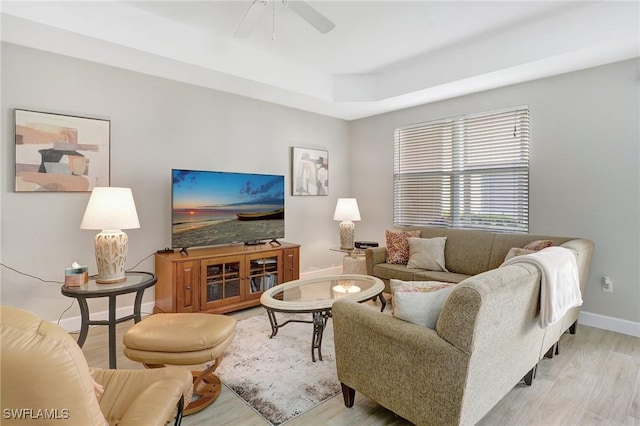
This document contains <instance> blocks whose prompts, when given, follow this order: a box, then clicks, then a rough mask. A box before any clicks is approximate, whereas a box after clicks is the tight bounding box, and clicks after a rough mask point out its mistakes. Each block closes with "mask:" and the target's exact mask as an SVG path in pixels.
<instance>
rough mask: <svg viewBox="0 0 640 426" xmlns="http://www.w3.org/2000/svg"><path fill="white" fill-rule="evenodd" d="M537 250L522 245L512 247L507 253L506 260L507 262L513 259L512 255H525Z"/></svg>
mask: <svg viewBox="0 0 640 426" xmlns="http://www.w3.org/2000/svg"><path fill="white" fill-rule="evenodd" d="M535 252H536V250H528V249H525V248H520V247H512V248H510V249H509V252H508V253H507V255H506V256H505V257H504V261H503V262H502V263H504V262H506V261H507V260H509V259H511V258H512V257H516V256H523V255H525V254H531V253H535Z"/></svg>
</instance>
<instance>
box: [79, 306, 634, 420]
mask: <svg viewBox="0 0 640 426" xmlns="http://www.w3.org/2000/svg"><path fill="white" fill-rule="evenodd" d="M261 309H262V308H253V309H248V310H245V311H241V312H237V313H234V314H232V315H233V316H235V317H236V318H238V319H242V318H245V317H247V316H251V315H254V314H256V313H258V312H260V310H261ZM132 324H133V321H128V322H124V323H122V324H119V325H118V335H117V341H118V346H117V349H116V352H117V353H118V360H117V363H118V368H121V369H124V368H132V369H139V368H142V367H141V365H140V364H138V363H136V362H133V361H131V360H129V359H128V358H126V357H125V356H124V355H123V353H122V349H123V347H122V335H123V334H124V332H125V331H126V330H127V329H128V328H129V327H131V325H132ZM83 352H84V354H85V356H86V358H87V361H88V363H89V366H91V367H100V368H107V367H108V349H107V327H102V326H96V327H92V328H91V329H90V330H89V335H88V337H87V340H86V342H85V344H84V347H83ZM182 424H183V425H187V426H191V425H216V426H222V425H234V426H237V425H242V426H244V425H248V426H251V425H256V426H264V425H267V424H268V423H267V422H265V421H264V420H263V419H262V418H261V417H260V416H259V415H258V414H256V413H255V412H254V411H253V410H252V409H251V408H250V407H248V406H247V405H246V404H245V403H244V402H243V401H242V400H241V399H240V398H238V397H237V396H235V394H234V393H233V392H231V391H230V390H229V389H228V388H226V387H223V390H222V393H221V395H220V397H219V398H218V400H217V401H216V402H214V403H213V405H211V406H210V407H208V408H206V409H205V410H203V411H201V412H200V413H196V414H193V415H191V416H188V417H185V418H184V420H183V422H182ZM308 425H332V426H340V425H394V426H400V425H411V423H410V422H408V421H406V420H404V419H402V418H400V417H398V416H396V415H395V414H393V413H392V412H390V411H389V410H386V409H384V408H383V407H381V406H379V405H378V404H376V403H375V402H374V401H372V400H371V399H369V398H367V397H365V396H363V395H362V394H360V393H357V392H356V402H355V404H354V406H353V408H351V409H347V408H345V406H344V404H343V400H342V395H341V394H339V395H337V396H335V397H333V398H331V399H329V400H327V401H325V402H324V403H322V404H320V405H318V406H317V407H315V408H314V409H312V410H310V411H308V412H306V413H304V414H302V415H300V416H298V417H296V418H294V419H293V420H291V421H289V422H288V423H287V426H308ZM479 425H482V426H493V425H500V426H502V425H540V426H550V425H558V426H568V425H579V426H587V425H612V426H614V425H615V426H620V425H624V426H633V425H635V426H640V339H639V338H635V337H631V336H627V335H624V334H619V333H614V332H611V331H605V330H601V329H597V328H591V327H586V326H578V332H577V334H576V335H569V334H565V335H564V336H563V337H562V339H561V340H560V355H557V356H555V357H554V358H553V359H543V360H542V361H541V362H540V364H539V366H538V373H537V377H536V379H535V380H534V382H533V386H531V387H528V386H525V385H523V384H520V385H517V386H516V387H515V388H514V389H513V390H512V391H511V392H510V393H509V394H507V395H506V396H505V397H504V398H503V399H502V400H501V401H500V402H499V403H498V405H496V406H495V407H494V408H493V409H492V410H491V411H490V412H489V413H488V414H487V415H486V416H485V417H484V418H483V419H482V420H481V421H480V423H479Z"/></svg>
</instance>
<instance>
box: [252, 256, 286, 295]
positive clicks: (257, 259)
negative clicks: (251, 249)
mask: <svg viewBox="0 0 640 426" xmlns="http://www.w3.org/2000/svg"><path fill="white" fill-rule="evenodd" d="M247 261H248V264H249V265H248V270H249V274H248V278H249V286H248V293H247V296H246V298H247V299H259V298H260V296H261V295H262V292H263V291H265V290H267V289H269V288H271V287H273V286H275V285H278V284H280V283H281V282H282V277H281V276H280V274H279V273H278V271H279V270H280V265H281V263H282V252H281V251H277V252H267V253H260V254H254V255H249V256H247Z"/></svg>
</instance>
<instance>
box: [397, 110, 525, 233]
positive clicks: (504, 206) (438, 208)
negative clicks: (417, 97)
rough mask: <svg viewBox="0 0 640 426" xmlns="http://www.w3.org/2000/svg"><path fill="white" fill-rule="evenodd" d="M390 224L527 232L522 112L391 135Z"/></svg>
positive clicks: (427, 125) (418, 126)
mask: <svg viewBox="0 0 640 426" xmlns="http://www.w3.org/2000/svg"><path fill="white" fill-rule="evenodd" d="M393 181H394V182H393V194H394V200H393V201H394V202H393V221H394V224H395V225H396V226H421V225H435V226H444V227H449V228H473V229H484V230H493V231H503V232H525V233H526V232H528V230H529V107H528V106H522V107H517V108H510V109H508V110H500V111H491V112H485V113H480V114H473V115H465V116H460V117H454V118H447V119H444V120H438V121H432V122H428V123H420V124H414V125H409V126H405V127H402V128H398V129H396V130H395V137H394V171H393Z"/></svg>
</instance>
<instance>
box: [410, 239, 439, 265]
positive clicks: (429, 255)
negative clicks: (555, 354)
mask: <svg viewBox="0 0 640 426" xmlns="http://www.w3.org/2000/svg"><path fill="white" fill-rule="evenodd" d="M407 241H408V242H409V261H408V262H407V268H411V269H426V270H428V271H441V272H449V271H447V268H445V265H444V245H445V243H446V242H447V237H437V238H416V237H410V238H407Z"/></svg>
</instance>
